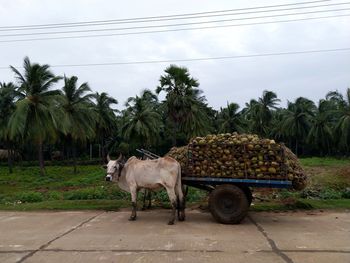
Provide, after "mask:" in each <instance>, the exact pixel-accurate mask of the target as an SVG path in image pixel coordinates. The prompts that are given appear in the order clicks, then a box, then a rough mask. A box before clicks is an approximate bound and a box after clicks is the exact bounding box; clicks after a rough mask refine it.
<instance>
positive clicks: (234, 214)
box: [137, 149, 293, 224]
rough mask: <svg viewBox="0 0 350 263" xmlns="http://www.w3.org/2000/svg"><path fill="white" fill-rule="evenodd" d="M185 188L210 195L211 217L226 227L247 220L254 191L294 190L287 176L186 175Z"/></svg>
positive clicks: (153, 155) (144, 154)
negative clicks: (277, 177) (268, 178)
mask: <svg viewBox="0 0 350 263" xmlns="http://www.w3.org/2000/svg"><path fill="white" fill-rule="evenodd" d="M137 151H138V152H139V153H141V154H142V155H143V156H146V157H148V158H150V159H155V158H158V157H159V156H158V155H156V154H154V153H152V152H150V151H147V150H144V149H138V150H137ZM182 184H183V185H185V186H192V187H195V188H198V189H202V190H206V191H208V192H209V201H208V202H209V210H210V213H211V214H212V216H213V217H214V219H215V220H216V221H218V222H220V223H223V224H238V223H240V222H241V221H242V220H243V219H244V217H245V216H246V215H247V213H248V210H249V207H250V205H251V203H252V199H253V197H252V191H251V190H252V188H255V187H261V188H287V189H288V188H293V185H292V182H291V181H289V180H288V178H287V176H283V179H280V180H259V179H248V178H242V179H239V178H220V177H206V176H203V177H198V176H191V174H187V173H186V171H183V172H182ZM185 192H187V191H185Z"/></svg>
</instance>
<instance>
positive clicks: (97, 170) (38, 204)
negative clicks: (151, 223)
mask: <svg viewBox="0 0 350 263" xmlns="http://www.w3.org/2000/svg"><path fill="white" fill-rule="evenodd" d="M301 162H302V163H303V166H304V168H305V170H306V172H307V174H309V178H310V180H309V185H308V187H307V188H306V189H305V190H303V191H301V192H294V191H286V190H284V191H281V192H277V191H274V192H273V193H276V192H277V197H278V198H279V199H277V201H276V199H274V198H272V197H273V195H274V194H271V193H267V194H266V196H263V199H266V200H269V202H262V203H261V202H256V204H255V205H254V206H253V207H252V210H254V211H271V210H289V209H313V208H315V209H331V208H336V209H338V208H346V209H349V208H350V205H349V203H350V201H349V200H350V199H344V198H350V190H349V189H350V161H349V159H334V158H304V159H301ZM78 171H79V172H78V173H77V174H74V173H73V168H72V167H69V166H48V167H46V173H47V174H46V175H45V176H40V171H39V168H38V167H22V168H21V167H16V168H15V169H14V173H13V174H8V170H7V167H0V210H18V211H31V210H80V209H89V210H95V209H102V210H117V209H119V208H121V207H129V206H130V194H128V193H125V192H123V191H121V190H120V189H119V188H118V187H117V186H116V184H113V183H109V182H105V181H104V175H105V170H104V169H103V168H102V167H101V166H98V165H85V166H79V169H78ZM256 192H258V191H256ZM263 194H265V193H263ZM206 196H207V193H206V192H204V191H201V190H198V189H195V188H190V189H189V193H188V196H187V202H188V204H190V203H191V204H198V203H200V202H205V203H206ZM141 197H142V196H141V195H140V196H139V200H140V201H141ZM152 199H153V204H155V205H157V206H161V207H169V202H168V197H167V194H166V192H164V191H161V192H157V193H156V194H154V195H153V197H152ZM289 199H291V200H294V202H290V203H288V202H287V203H286V202H285V200H289ZM335 199H336V200H335ZM141 204H142V202H139V205H141Z"/></svg>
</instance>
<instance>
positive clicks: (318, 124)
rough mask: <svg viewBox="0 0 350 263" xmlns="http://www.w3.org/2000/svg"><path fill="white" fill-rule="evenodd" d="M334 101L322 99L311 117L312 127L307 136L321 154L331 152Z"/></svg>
mask: <svg viewBox="0 0 350 263" xmlns="http://www.w3.org/2000/svg"><path fill="white" fill-rule="evenodd" d="M331 118H332V103H331V102H330V101H328V100H323V99H322V100H320V101H319V103H318V107H317V109H316V112H315V115H314V117H313V118H312V119H311V128H310V131H309V134H308V136H307V141H308V142H310V143H311V144H312V145H313V146H314V147H315V148H316V149H317V150H319V151H320V153H321V155H324V154H325V153H328V154H329V153H330V150H331V144H332V141H333V138H332V137H333V133H332V120H331Z"/></svg>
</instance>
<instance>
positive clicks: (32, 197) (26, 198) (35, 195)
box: [16, 191, 44, 203]
mask: <svg viewBox="0 0 350 263" xmlns="http://www.w3.org/2000/svg"><path fill="white" fill-rule="evenodd" d="M16 200H18V201H21V202H22V203H36V202H42V201H43V200H44V196H43V194H42V193H39V192H34V191H28V192H22V193H19V194H17V195H16Z"/></svg>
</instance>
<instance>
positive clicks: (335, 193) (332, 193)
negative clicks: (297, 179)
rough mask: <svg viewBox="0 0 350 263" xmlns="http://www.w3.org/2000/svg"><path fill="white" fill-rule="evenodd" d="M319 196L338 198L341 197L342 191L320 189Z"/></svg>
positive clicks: (322, 197)
mask: <svg viewBox="0 0 350 263" xmlns="http://www.w3.org/2000/svg"><path fill="white" fill-rule="evenodd" d="M319 197H320V198H321V199H340V198H342V192H340V191H336V190H333V189H322V191H321V192H320V196H319Z"/></svg>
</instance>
